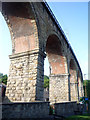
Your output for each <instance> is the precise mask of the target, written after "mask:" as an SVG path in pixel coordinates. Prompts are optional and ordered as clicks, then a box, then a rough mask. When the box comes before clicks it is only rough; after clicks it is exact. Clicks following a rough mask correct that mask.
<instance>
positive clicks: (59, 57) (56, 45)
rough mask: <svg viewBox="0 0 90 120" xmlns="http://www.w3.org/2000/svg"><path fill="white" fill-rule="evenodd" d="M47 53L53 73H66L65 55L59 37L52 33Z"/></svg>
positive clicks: (48, 41) (47, 45)
mask: <svg viewBox="0 0 90 120" xmlns="http://www.w3.org/2000/svg"><path fill="white" fill-rule="evenodd" d="M46 53H47V56H48V60H49V63H50V67H51V74H55V75H57V74H65V73H66V68H65V67H66V66H65V62H66V61H65V55H64V54H63V49H62V44H61V42H60V40H59V38H58V37H57V36H56V35H54V34H52V35H50V36H49V37H48V39H47V42H46Z"/></svg>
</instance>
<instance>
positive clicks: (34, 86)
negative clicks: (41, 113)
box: [2, 2, 83, 103]
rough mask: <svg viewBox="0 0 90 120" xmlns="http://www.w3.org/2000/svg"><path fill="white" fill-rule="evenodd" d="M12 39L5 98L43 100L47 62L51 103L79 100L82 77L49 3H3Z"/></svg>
mask: <svg viewBox="0 0 90 120" xmlns="http://www.w3.org/2000/svg"><path fill="white" fill-rule="evenodd" d="M2 14H3V16H4V18H5V20H6V22H7V25H8V27H9V30H10V34H11V39H12V55H10V56H9V57H10V61H11V63H10V69H9V77H8V81H7V89H6V96H7V97H8V99H9V100H10V101H11V102H19V101H20V102H30V101H43V92H44V88H43V84H44V59H45V57H46V56H47V57H48V60H49V64H50V69H51V74H50V88H49V101H50V102H52V103H53V102H61V101H78V100H79V97H81V96H83V77H82V71H81V68H80V66H79V63H78V61H77V58H76V56H75V54H74V52H73V50H72V48H71V46H70V44H69V42H68V40H67V38H66V36H65V34H64V32H63V30H62V29H61V27H60V25H59V24H58V21H57V20H56V18H55V16H54V14H53V13H52V11H51V9H50V8H49V6H48V4H47V3H46V2H37V3H36V2H31V3H29V2H16V3H14V2H13V3H11V2H4V3H2Z"/></svg>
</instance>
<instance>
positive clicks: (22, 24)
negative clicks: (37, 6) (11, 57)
mask: <svg viewBox="0 0 90 120" xmlns="http://www.w3.org/2000/svg"><path fill="white" fill-rule="evenodd" d="M2 12H3V15H4V17H7V18H6V21H7V24H8V27H9V29H10V33H11V37H12V53H13V54H17V53H21V52H26V51H30V50H34V49H36V48H38V45H37V44H36V43H37V40H36V38H37V36H38V34H37V25H36V20H35V17H34V13H33V11H32V7H31V4H30V3H22V2H20V3H19V2H16V3H14V2H10V3H9V2H7V3H2Z"/></svg>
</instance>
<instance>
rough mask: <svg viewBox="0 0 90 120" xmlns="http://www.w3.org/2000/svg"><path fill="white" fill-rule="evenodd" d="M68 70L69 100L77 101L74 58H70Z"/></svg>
mask: <svg viewBox="0 0 90 120" xmlns="http://www.w3.org/2000/svg"><path fill="white" fill-rule="evenodd" d="M69 72H70V97H71V101H77V71H76V64H75V61H74V59H71V60H70V66H69Z"/></svg>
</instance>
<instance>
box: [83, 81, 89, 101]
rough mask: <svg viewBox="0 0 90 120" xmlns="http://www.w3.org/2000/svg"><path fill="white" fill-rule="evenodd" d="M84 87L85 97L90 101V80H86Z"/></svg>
mask: <svg viewBox="0 0 90 120" xmlns="http://www.w3.org/2000/svg"><path fill="white" fill-rule="evenodd" d="M83 86H84V91H86V93H85V96H86V97H88V98H89V99H90V80H84V82H83ZM85 89H86V90H85Z"/></svg>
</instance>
